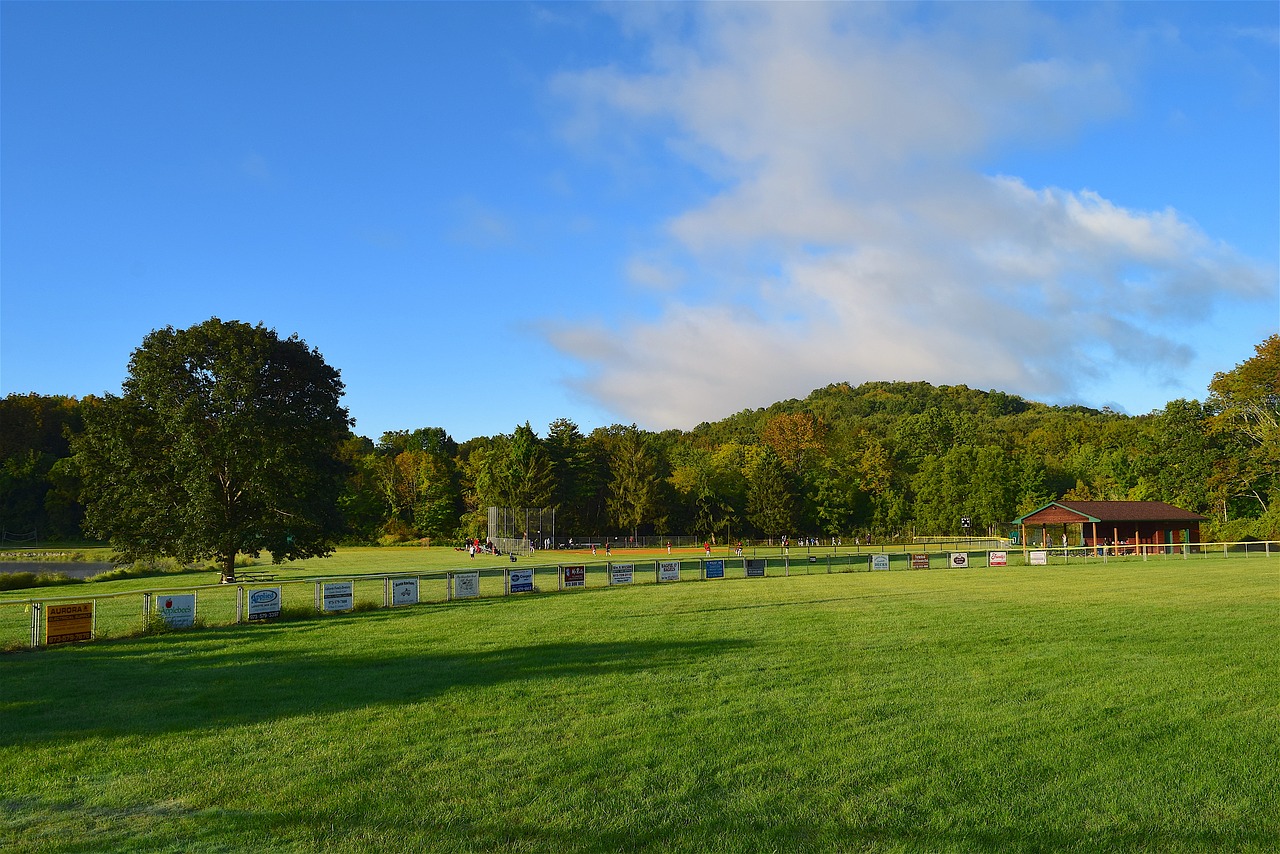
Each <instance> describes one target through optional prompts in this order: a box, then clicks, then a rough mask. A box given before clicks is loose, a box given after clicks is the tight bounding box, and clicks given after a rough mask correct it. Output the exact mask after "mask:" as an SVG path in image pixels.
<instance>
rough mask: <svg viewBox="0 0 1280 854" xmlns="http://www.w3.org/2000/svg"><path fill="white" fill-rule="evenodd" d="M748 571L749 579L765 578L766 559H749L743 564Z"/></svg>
mask: <svg viewBox="0 0 1280 854" xmlns="http://www.w3.org/2000/svg"><path fill="white" fill-rule="evenodd" d="M742 564H743V567H744V568H745V569H746V573H747V578H764V567H765V559H764V558H762V557H749V558H747V559H746V560H744V561H743V562H742Z"/></svg>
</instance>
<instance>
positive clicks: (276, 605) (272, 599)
mask: <svg viewBox="0 0 1280 854" xmlns="http://www.w3.org/2000/svg"><path fill="white" fill-rule="evenodd" d="M248 599H249V622H255V621H257V620H274V619H275V618H276V617H278V616H280V603H281V602H282V601H284V599H283V597H282V596H281V595H280V588H279V587H259V588H258V589H257V590H250V591H249V593H248Z"/></svg>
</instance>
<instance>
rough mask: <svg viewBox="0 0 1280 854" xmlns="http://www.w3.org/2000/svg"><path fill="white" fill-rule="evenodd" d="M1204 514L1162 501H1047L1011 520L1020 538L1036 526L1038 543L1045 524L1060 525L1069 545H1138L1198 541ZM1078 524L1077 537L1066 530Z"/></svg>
mask: <svg viewBox="0 0 1280 854" xmlns="http://www.w3.org/2000/svg"><path fill="white" fill-rule="evenodd" d="M1203 521H1205V517H1204V516H1201V515H1199V514H1198V513H1192V512H1190V511H1189V510H1183V509H1181V508H1180V507H1174V506H1173V505H1172V504H1166V503H1164V502H1163V501H1051V502H1049V503H1048V504H1046V505H1044V506H1043V507H1040V508H1038V509H1036V510H1033V511H1031V512H1030V513H1028V514H1026V515H1025V516H1020V517H1018V518H1017V519H1014V520H1013V523H1014V524H1015V525H1018V526H1020V530H1021V532H1022V536H1021V538H1020V539H1021V541H1022V543H1023V545H1024V547H1025V546H1026V544H1027V542H1028V541H1027V531H1028V529H1031V530H1032V531H1034V530H1035V529H1036V528H1039V529H1040V544H1041V545H1042V546H1050V545H1052V544H1051V543H1049V527H1050V526H1053V527H1054V528H1059V527H1061V529H1062V533H1063V536H1066V537H1067V538H1068V541H1069V542H1070V545H1082V546H1091V547H1092V546H1105V545H1111V546H1130V547H1132V546H1139V545H1174V544H1181V543H1198V542H1200V523H1201V522H1203ZM1077 525H1078V526H1079V528H1080V533H1079V536H1078V537H1072V536H1070V535H1069V534H1068V530H1069V529H1072V528H1075V526H1077Z"/></svg>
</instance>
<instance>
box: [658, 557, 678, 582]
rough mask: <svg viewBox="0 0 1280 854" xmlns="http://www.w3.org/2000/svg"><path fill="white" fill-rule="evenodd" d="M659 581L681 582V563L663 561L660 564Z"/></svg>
mask: <svg viewBox="0 0 1280 854" xmlns="http://www.w3.org/2000/svg"><path fill="white" fill-rule="evenodd" d="M658 580H659V581H679V580H680V561H678V560H663V561H659V562H658Z"/></svg>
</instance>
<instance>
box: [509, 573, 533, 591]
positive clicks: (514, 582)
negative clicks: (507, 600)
mask: <svg viewBox="0 0 1280 854" xmlns="http://www.w3.org/2000/svg"><path fill="white" fill-rule="evenodd" d="M507 590H509V591H511V592H512V593H532V592H533V570H532V569H512V570H508V572H507Z"/></svg>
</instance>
